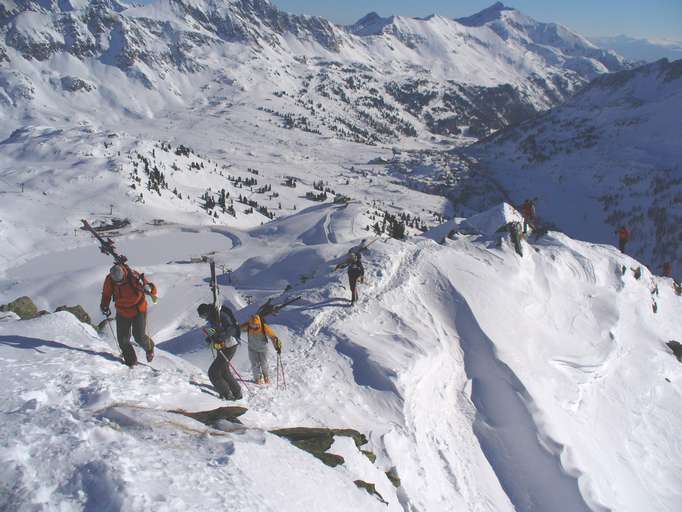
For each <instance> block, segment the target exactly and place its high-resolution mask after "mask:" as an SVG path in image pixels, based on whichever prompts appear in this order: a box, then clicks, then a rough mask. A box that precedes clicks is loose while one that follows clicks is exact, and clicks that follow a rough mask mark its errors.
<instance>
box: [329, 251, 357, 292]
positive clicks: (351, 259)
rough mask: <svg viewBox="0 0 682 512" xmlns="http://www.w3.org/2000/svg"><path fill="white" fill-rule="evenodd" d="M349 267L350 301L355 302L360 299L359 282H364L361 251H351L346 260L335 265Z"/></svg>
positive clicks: (337, 267)
mask: <svg viewBox="0 0 682 512" xmlns="http://www.w3.org/2000/svg"><path fill="white" fill-rule="evenodd" d="M346 267H348V285H349V286H350V295H351V299H350V303H351V305H353V304H355V303H356V302H357V300H358V282H364V278H365V267H363V266H362V257H361V256H360V251H355V252H351V253H350V254H349V255H348V257H347V258H346V260H345V261H343V262H341V263H339V264H338V265H336V267H334V270H339V269H342V268H346Z"/></svg>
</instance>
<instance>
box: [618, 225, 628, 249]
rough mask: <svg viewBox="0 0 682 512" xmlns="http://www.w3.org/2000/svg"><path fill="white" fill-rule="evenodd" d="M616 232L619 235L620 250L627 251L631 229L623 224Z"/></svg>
mask: <svg viewBox="0 0 682 512" xmlns="http://www.w3.org/2000/svg"><path fill="white" fill-rule="evenodd" d="M616 234H617V235H618V249H620V252H625V244H627V243H628V240H630V230H629V229H628V228H627V226H621V227H620V228H619V229H618V231H616Z"/></svg>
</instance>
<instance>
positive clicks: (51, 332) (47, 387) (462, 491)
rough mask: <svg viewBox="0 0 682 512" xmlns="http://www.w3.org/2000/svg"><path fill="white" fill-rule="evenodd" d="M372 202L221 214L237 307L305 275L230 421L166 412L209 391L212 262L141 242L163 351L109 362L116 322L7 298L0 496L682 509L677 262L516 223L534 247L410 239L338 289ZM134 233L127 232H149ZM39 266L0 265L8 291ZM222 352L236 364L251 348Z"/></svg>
mask: <svg viewBox="0 0 682 512" xmlns="http://www.w3.org/2000/svg"><path fill="white" fill-rule="evenodd" d="M363 215H364V213H363V212H362V208H359V207H356V206H353V205H350V206H348V207H345V208H344V207H340V206H332V205H323V206H317V207H313V208H310V209H308V210H305V211H302V212H300V213H298V214H297V215H293V216H290V217H288V218H286V219H280V220H277V221H275V222H274V223H271V224H269V225H267V226H263V227H259V228H256V229H252V230H248V231H243V232H241V231H236V230H226V232H228V233H230V234H231V236H232V238H233V239H234V240H237V241H234V240H233V243H232V244H230V245H226V246H225V247H224V248H222V249H220V248H219V249H218V252H217V253H216V254H214V257H215V258H216V260H217V262H218V268H219V269H220V268H231V269H233V272H232V273H231V274H230V276H229V277H228V275H226V273H224V272H221V276H220V283H221V287H222V291H223V299H224V300H225V302H227V303H228V304H229V305H231V306H232V307H233V308H234V309H235V310H236V312H237V317H238V319H239V320H243V319H245V318H246V317H248V315H249V314H250V313H251V312H253V311H254V310H255V307H256V304H259V303H261V302H263V301H264V299H265V298H266V297H273V296H274V297H275V299H276V302H279V301H282V300H284V299H285V298H288V297H293V296H298V295H300V296H301V297H302V298H301V300H300V301H298V302H297V303H295V304H294V305H292V306H290V307H288V308H286V309H285V310H284V311H283V312H282V313H281V314H280V315H278V316H277V317H274V318H272V319H271V324H272V326H273V328H274V329H275V331H276V332H277V333H278V335H279V336H280V337H281V339H282V340H283V341H284V351H283V359H284V363H285V367H286V378H287V389H286V390H283V389H279V390H277V389H276V386H274V385H273V386H270V387H260V386H255V385H253V384H252V383H249V382H247V385H248V386H249V389H248V392H247V393H246V398H245V399H244V400H243V401H242V402H241V405H244V406H247V407H248V408H249V411H248V412H247V413H246V414H245V415H244V416H243V417H242V421H243V425H235V424H232V423H229V422H226V421H223V422H220V423H218V424H216V425H214V426H213V427H211V428H207V427H205V426H204V425H202V424H200V423H198V422H196V421H194V420H191V419H188V418H185V417H183V416H180V415H178V414H177V413H175V412H172V411H174V410H177V409H185V410H190V411H197V410H205V409H210V408H214V407H217V406H218V405H219V404H221V403H220V402H218V400H217V399H216V398H215V397H213V396H210V392H211V391H210V387H208V386H207V384H206V380H205V377H204V376H203V375H204V373H203V372H204V371H205V369H206V367H207V365H208V364H209V362H210V361H211V356H210V354H209V352H208V350H206V349H205V348H204V342H203V340H202V338H203V335H202V333H201V330H200V328H201V325H200V324H199V323H198V319H197V318H196V316H195V313H194V310H195V305H196V303H198V302H202V301H206V300H207V299H208V297H209V295H210V292H209V290H208V287H207V286H206V283H205V276H206V270H207V268H206V267H207V266H206V265H205V264H201V265H192V264H189V263H186V264H180V263H177V262H173V263H167V262H166V260H165V259H163V258H162V257H159V259H158V260H157V261H156V262H154V261H147V262H145V263H148V264H149V265H148V268H147V271H148V272H149V276H150V277H151V278H152V279H154V280H155V281H156V282H157V283H158V284H159V288H160V290H161V294H162V296H161V300H160V301H159V303H158V304H156V305H154V306H152V308H151V312H150V319H151V323H150V333H151V334H152V335H153V337H154V339H155V340H156V341H157V356H156V358H155V360H154V362H153V363H152V364H151V366H152V367H153V368H154V369H151V368H148V367H145V366H141V367H138V368H135V369H134V370H129V369H128V368H125V367H124V366H122V365H120V363H118V362H115V361H113V359H114V355H115V354H116V350H115V348H114V346H113V345H112V343H113V341H112V340H111V336H110V335H108V334H104V335H102V337H101V338H100V337H99V336H97V335H96V334H95V332H94V331H93V330H91V329H90V328H89V327H85V326H82V325H81V324H78V323H77V322H76V321H75V320H74V319H73V317H71V316H70V315H69V314H68V313H60V314H54V315H49V316H45V317H42V318H39V319H37V320H32V321H18V320H15V319H13V318H11V317H8V318H5V319H4V320H3V321H2V322H0V357H1V358H2V362H1V364H2V365H3V371H2V377H1V378H0V380H1V381H2V393H4V394H3V402H4V403H6V404H8V405H7V407H6V409H7V410H6V411H5V412H3V413H2V414H3V426H4V427H5V428H3V429H2V431H1V432H0V438H1V440H2V446H3V451H2V460H3V461H4V462H5V465H4V467H5V470H4V472H3V473H2V474H0V482H2V483H3V485H4V486H5V488H7V492H6V493H3V495H2V496H1V497H0V500H4V501H0V504H2V505H3V506H6V507H12V508H18V509H21V507H22V506H25V505H26V504H28V503H34V504H36V503H37V504H43V505H45V506H54V505H59V506H62V507H64V508H68V507H79V506H80V507H83V506H86V505H87V503H95V502H97V503H99V504H101V503H112V504H113V505H116V504H120V503H126V505H127V506H128V508H130V509H131V510H147V509H150V508H155V507H157V506H162V505H163V504H164V503H166V504H167V503H169V502H170V503H174V504H176V506H177V507H178V508H182V509H183V510H205V509H206V508H207V507H209V506H212V504H213V503H217V502H221V503H225V500H226V499H228V498H229V500H230V503H233V504H234V509H235V510H247V509H248V510H264V511H265V510H268V511H269V510H281V511H285V512H288V511H292V512H293V511H297V510H310V509H312V508H316V507H317V506H322V507H324V509H325V510H349V509H352V510H389V511H394V510H395V511H398V510H406V509H407V510H411V509H418V510H434V511H440V510H451V509H452V508H453V507H455V508H457V509H462V510H480V511H486V512H493V511H495V512H497V511H512V510H520V511H529V512H530V511H532V510H560V511H564V510H565V511H567V512H574V511H577V510H593V511H596V510H609V509H610V510H623V511H626V512H629V511H632V512H636V511H640V510H643V509H647V510H652V511H656V512H659V511H660V512H674V511H676V507H677V506H678V504H679V501H680V499H681V498H682V495H680V489H682V480H681V479H680V475H682V463H681V462H680V461H682V452H680V445H679V443H678V442H677V436H678V434H679V418H680V417H681V415H682V400H681V398H682V377H681V376H682V373H681V372H680V367H679V363H678V362H677V361H676V360H675V359H674V358H673V357H672V356H671V355H670V354H669V353H667V349H666V347H665V345H664V343H665V341H667V340H668V339H680V338H682V331H681V330H680V326H679V322H677V318H679V315H680V314H681V313H682V303H680V300H679V298H678V297H677V296H675V295H674V293H673V290H672V286H671V285H672V282H671V280H670V279H665V278H659V277H655V276H653V275H651V274H650V273H649V272H648V271H646V270H643V271H642V272H641V275H640V277H639V278H637V277H636V276H635V275H634V273H633V272H632V271H631V270H630V268H631V267H635V266H636V265H637V262H636V261H634V260H632V259H631V258H629V257H628V256H624V255H622V254H620V253H619V252H617V251H616V250H615V249H614V248H613V247H608V246H598V245H592V244H589V243H584V242H579V241H575V240H572V239H570V238H568V237H567V236H565V235H562V234H560V233H554V232H551V233H549V234H548V235H547V236H545V237H543V238H541V239H540V240H538V241H537V242H535V243H534V244H533V245H529V244H528V243H526V242H525V241H524V242H522V247H523V252H524V256H523V257H520V256H518V255H517V254H516V253H515V252H514V250H513V249H512V247H511V246H510V244H509V242H508V241H507V240H506V236H503V235H499V234H492V235H488V234H468V235H463V234H453V235H451V237H446V238H445V240H444V242H443V244H442V245H440V244H437V243H435V242H433V241H432V240H429V239H427V238H423V237H414V238H411V239H409V240H407V241H404V242H398V241H395V240H388V241H377V242H376V243H373V244H372V245H371V246H370V247H369V249H368V250H367V251H366V252H365V253H364V257H363V261H364V264H365V269H366V276H365V283H363V285H362V286H361V291H360V294H361V298H360V301H359V303H358V304H357V305H356V306H355V307H353V308H351V307H350V306H349V305H348V301H347V299H346V297H347V296H348V292H347V289H346V286H347V284H346V283H347V281H346V276H345V275H342V274H339V273H334V272H333V271H332V269H333V265H335V264H336V263H337V262H339V261H341V260H342V259H343V258H344V256H345V255H346V254H347V251H348V250H349V249H350V248H351V247H353V246H356V245H357V244H358V242H359V240H360V238H361V237H363V236H365V235H363V230H362V229H359V228H358V226H359V225H362V222H363ZM513 215H514V212H513V211H512V210H511V209H510V208H509V207H508V206H501V207H499V208H496V209H494V210H493V211H490V212H484V213H483V214H481V215H479V216H478V217H477V218H475V219H474V218H472V219H470V220H469V223H468V224H469V227H473V226H480V227H482V228H484V229H485V231H488V232H490V231H492V229H488V228H486V226H491V225H493V224H494V223H496V222H497V221H500V220H501V221H505V220H508V219H509V218H512V216H513ZM453 227H458V226H457V225H454V226H453ZM173 229H175V230H177V231H180V230H181V229H182V228H180V227H178V228H170V233H169V235H170V234H172V231H173ZM147 235H148V236H146V237H145V236H142V237H141V239H140V240H139V241H138V242H139V243H141V244H144V243H146V244H149V245H148V247H152V246H153V245H154V241H153V240H150V238H153V236H151V235H152V233H149V234H147ZM145 238H147V239H146V240H145ZM171 239H172V238H171V236H168V240H171ZM131 255H132V253H131ZM107 260H108V259H107V258H106V257H104V256H100V257H99V260H94V258H92V257H84V255H83V254H80V253H78V252H77V251H73V252H72V253H71V257H70V258H68V263H69V264H70V265H76V266H77V265H79V264H80V265H82V266H83V271H82V272H78V271H74V270H73V268H71V270H70V271H69V272H68V273H64V274H63V275H61V276H59V275H55V276H53V277H54V278H55V283H54V286H51V287H49V288H43V289H42V291H40V292H36V293H35V297H36V298H37V299H40V301H41V302H42V303H43V304H50V305H52V304H54V303H56V300H57V299H55V297H56V296H57V295H58V294H59V293H61V290H60V286H61V287H66V288H72V289H74V288H78V287H81V286H87V285H88V283H89V282H90V279H91V276H92V275H94V274H98V273H99V274H100V275H103V273H104V272H105V271H106V268H107V267H108V264H109V262H108V261H107ZM34 263H35V264H36V265H37V263H38V262H37V261H35V262H34ZM133 263H134V262H133ZM29 266H30V262H29ZM622 266H625V267H626V272H625V273H622V272H621V267H622ZM301 272H304V273H305V279H299V274H300V273H301ZM43 280H44V276H37V275H36V276H30V275H26V276H24V277H22V279H21V282H20V283H19V284H18V285H17V284H15V283H7V282H3V283H2V285H1V286H2V288H0V297H2V301H4V300H5V297H7V294H8V293H9V292H10V291H11V293H20V292H22V291H25V290H30V289H33V290H37V289H39V288H40V283H41V281H43ZM286 284H289V287H286V286H285V285H286ZM655 288H657V293H655V294H653V293H652V290H654V289H655ZM284 289H287V290H288V291H286V292H282V290H284ZM91 293H92V295H93V297H92V298H91V299H90V300H92V301H93V302H95V303H96V302H97V300H98V297H97V294H96V290H93V291H92V292H91ZM247 299H248V300H247ZM249 301H252V302H254V303H255V304H253V305H248V304H247V302H249ZM654 302H655V303H656V306H657V308H656V312H654V311H653V309H652V304H653V303H654ZM202 348H203V350H202ZM177 356H181V357H180V358H179V357H177ZM234 362H235V366H236V368H237V369H238V371H239V372H240V374H241V375H242V376H245V375H248V372H249V369H248V357H247V355H246V350H245V347H243V346H242V347H241V348H239V349H238V352H237V356H236V358H235V360H234ZM273 366H274V361H273ZM273 373H274V369H273ZM202 389H203V391H202ZM302 425H304V426H333V427H352V428H356V429H358V430H360V431H362V432H363V433H365V434H367V435H368V437H369V440H370V442H369V444H368V445H367V446H366V449H368V450H370V451H372V452H373V453H374V454H376V456H377V458H376V461H375V462H374V463H373V464H369V463H368V461H367V460H365V459H364V456H362V455H359V454H358V453H357V451H356V450H354V448H353V447H352V445H349V444H348V443H343V442H341V441H337V442H336V443H335V444H334V445H333V446H332V448H331V450H330V451H331V452H333V453H339V454H342V455H343V456H344V457H345V458H346V460H347V463H346V464H344V465H342V466H338V467H337V468H334V469H331V468H327V467H326V466H324V465H322V464H321V463H320V462H319V461H318V460H316V459H315V458H313V457H312V456H310V455H308V454H306V453H304V452H301V451H298V449H297V448H294V447H293V446H291V445H289V444H288V443H286V442H284V441H282V440H280V439H277V438H275V437H274V436H272V435H270V434H268V433H267V432H266V430H267V429H273V428H277V427H294V426H302ZM46 433H49V439H48V435H47V434H46ZM56 434H58V435H56ZM48 441H49V442H48ZM57 453H58V454H60V456H59V457H57V456H56V455H54V454H57ZM35 460H39V461H41V463H40V464H37V463H35ZM264 466H265V467H267V468H268V473H267V474H268V477H267V478H265V477H264V474H263V471H264ZM390 468H393V474H397V475H398V476H399V477H400V487H399V488H398V489H395V488H393V487H392V486H391V484H390V483H389V481H388V479H387V478H386V476H385V475H384V474H383V471H387V470H389V469H390ZM356 479H362V480H364V481H366V482H370V483H374V484H376V489H377V491H378V492H379V494H380V495H381V496H382V499H383V500H385V501H386V502H388V506H387V505H384V504H382V503H380V502H379V501H378V500H377V498H376V497H374V496H371V495H369V494H367V493H365V492H364V491H362V490H358V489H357V488H356V487H355V486H354V485H353V481H354V480H356ZM159 481H163V482H164V485H163V486H162V487H159V486H157V485H156V484H154V483H153V482H159ZM150 482H151V483H150ZM168 483H169V484H170V485H166V484H168ZM289 487H295V490H293V491H288V490H287V488H289ZM197 489H200V490H201V492H200V493H197V492H196V490H197ZM226 497H227V498H226ZM313 504H314V505H313Z"/></svg>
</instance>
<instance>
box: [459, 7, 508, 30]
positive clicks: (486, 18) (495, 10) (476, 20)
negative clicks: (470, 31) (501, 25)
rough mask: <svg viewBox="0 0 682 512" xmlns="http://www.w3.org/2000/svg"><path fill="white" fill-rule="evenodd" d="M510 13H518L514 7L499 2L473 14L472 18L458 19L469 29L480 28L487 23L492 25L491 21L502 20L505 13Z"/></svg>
mask: <svg viewBox="0 0 682 512" xmlns="http://www.w3.org/2000/svg"><path fill="white" fill-rule="evenodd" d="M510 11H514V12H518V11H516V10H515V9H514V8H512V7H507V6H506V5H504V4H503V3H502V2H497V3H495V4H493V5H491V6H490V7H488V8H486V9H483V10H482V11H479V12H477V13H476V14H472V15H471V16H466V17H463V18H457V21H458V22H459V23H461V24H462V25H466V26H468V27H480V26H482V25H485V24H486V23H490V22H491V21H494V20H499V19H501V18H502V16H503V14H504V13H505V12H510Z"/></svg>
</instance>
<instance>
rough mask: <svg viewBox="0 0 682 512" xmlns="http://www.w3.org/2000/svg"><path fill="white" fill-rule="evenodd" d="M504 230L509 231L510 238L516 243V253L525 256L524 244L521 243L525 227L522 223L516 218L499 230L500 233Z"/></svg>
mask: <svg viewBox="0 0 682 512" xmlns="http://www.w3.org/2000/svg"><path fill="white" fill-rule="evenodd" d="M504 231H507V232H508V233H509V239H510V240H511V243H512V244H513V245H514V250H515V251H516V254H518V255H519V256H521V257H523V245H522V244H521V240H522V239H523V228H522V227H521V223H520V222H519V221H517V220H514V221H511V222H508V223H506V224H505V225H503V226H502V227H500V228H499V229H498V230H497V232H498V233H502V232H504Z"/></svg>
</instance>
